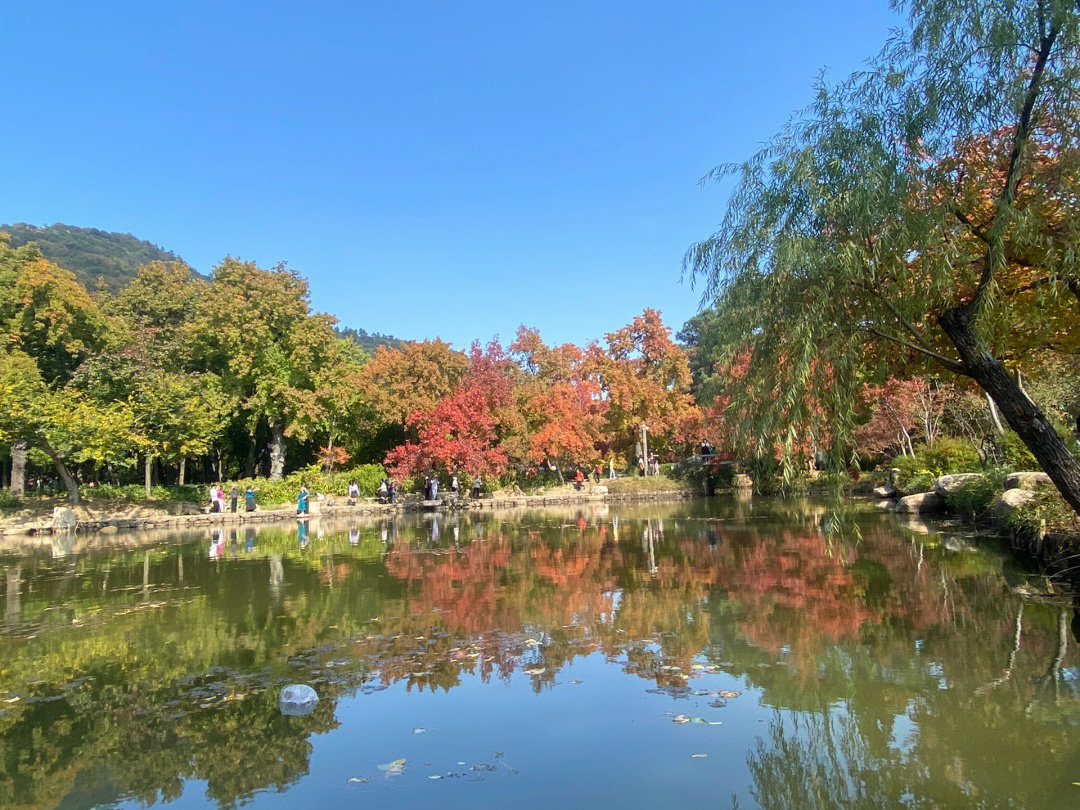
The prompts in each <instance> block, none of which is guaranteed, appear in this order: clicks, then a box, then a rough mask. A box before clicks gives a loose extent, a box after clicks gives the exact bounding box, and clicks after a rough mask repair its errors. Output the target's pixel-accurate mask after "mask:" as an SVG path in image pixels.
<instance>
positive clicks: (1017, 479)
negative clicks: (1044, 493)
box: [1005, 472, 1054, 490]
mask: <svg viewBox="0 0 1080 810" xmlns="http://www.w3.org/2000/svg"><path fill="white" fill-rule="evenodd" d="M1053 483H1054V482H1053V481H1051V480H1050V476H1049V475H1047V474H1046V473H1044V472H1014V473H1009V474H1008V475H1007V476H1005V489H1007V490H1008V489H1038V488H1039V487H1043V486H1052V485H1053Z"/></svg>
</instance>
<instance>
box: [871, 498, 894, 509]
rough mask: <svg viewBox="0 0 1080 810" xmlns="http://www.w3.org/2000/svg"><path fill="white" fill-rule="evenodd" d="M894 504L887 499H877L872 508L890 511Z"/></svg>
mask: <svg viewBox="0 0 1080 810" xmlns="http://www.w3.org/2000/svg"><path fill="white" fill-rule="evenodd" d="M894 506H896V504H895V503H893V502H892V501H890V500H887V499H886V500H881V501H878V502H877V503H875V504H874V508H875V509H877V510H878V511H879V512H891V511H892V510H893V507H894Z"/></svg>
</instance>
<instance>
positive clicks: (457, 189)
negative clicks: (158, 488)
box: [0, 0, 901, 346]
mask: <svg viewBox="0 0 1080 810" xmlns="http://www.w3.org/2000/svg"><path fill="white" fill-rule="evenodd" d="M240 5H241V4H236V5H235V7H234V4H229V3H206V4H202V3H182V4H168V3H159V2H152V3H125V4H114V3H83V2H79V3H74V2H73V3H49V2H35V3H18V4H15V3H12V4H9V5H8V7H7V8H6V10H5V12H4V15H3V20H2V24H0V77H2V81H3V84H2V85H0V89H2V96H3V99H4V103H5V107H6V115H5V119H6V120H5V126H3V127H0V154H2V156H3V157H2V159H0V222H30V223H32V224H36V225H44V224H51V223H53V222H66V223H68V224H72V225H80V226H85V227H96V228H102V229H106V230H115V231H124V232H130V233H133V234H135V235H136V236H138V237H140V238H143V239H148V240H150V241H152V242H155V243H157V244H159V245H161V246H162V247H165V248H168V249H170V250H173V251H175V252H176V253H178V254H179V255H181V256H183V257H184V258H185V259H186V260H187V261H188V262H190V263H191V264H192V265H193V266H194V267H196V268H197V269H199V270H202V271H204V272H208V271H209V270H210V269H211V268H212V267H213V265H214V264H216V263H217V262H218V261H220V260H221V258H222V257H223V256H225V255H226V254H231V255H234V256H240V257H242V258H245V259H251V260H254V261H257V262H258V263H260V264H262V265H271V264H273V263H276V262H277V261H287V262H288V263H289V265H290V266H291V267H294V268H296V269H297V270H299V271H300V272H301V273H303V274H304V275H305V276H307V277H308V279H309V280H310V282H311V290H312V301H313V304H314V306H315V307H316V308H317V309H319V310H322V311H327V312H331V313H333V314H334V315H336V316H337V317H338V318H339V319H340V321H341V323H342V324H344V325H348V326H356V327H362V328H365V329H368V330H369V331H380V332H386V333H392V334H394V335H397V336H400V337H406V338H417V339H419V338H425V337H435V336H441V337H442V338H443V339H446V340H450V341H452V342H453V343H454V344H455V345H457V346H464V345H467V344H468V342H469V341H470V340H471V339H472V338H474V337H479V338H482V339H485V340H486V339H488V338H490V337H491V336H492V335H495V334H498V335H499V336H500V337H501V338H503V339H504V340H506V341H508V340H509V339H511V338H512V337H513V334H514V332H515V331H516V329H517V326H518V324H520V323H525V324H527V325H530V326H535V327H538V328H539V329H540V330H541V333H542V335H543V336H544V337H545V338H546V339H547V340H548V341H549V342H550V341H555V342H562V341H568V340H569V341H575V342H585V341H587V340H589V339H591V338H593V337H597V336H599V335H602V334H603V333H604V332H608V331H611V330H613V329H616V328H618V327H619V326H621V325H623V324H625V323H626V322H628V321H629V320H630V319H631V318H632V317H633V316H634V315H635V314H637V313H640V312H641V310H642V309H643V308H645V307H646V306H652V307H656V308H658V309H660V310H661V311H662V312H663V314H664V319H665V321H666V322H667V323H668V324H669V325H671V326H673V327H675V328H676V329H678V327H680V326H681V325H682V323H683V322H684V321H685V320H686V319H687V318H688V317H689V316H691V315H692V314H693V313H694V312H695V311H696V309H697V306H698V298H699V296H698V294H697V293H696V292H694V291H692V290H691V289H690V288H689V286H688V285H686V284H680V274H681V259H682V255H683V253H684V251H685V250H686V248H687V247H688V246H689V244H690V243H691V242H693V241H695V240H697V239H700V238H702V237H704V236H706V235H708V234H709V233H711V232H712V231H713V230H714V229H715V226H716V224H717V223H718V222H719V220H720V217H721V215H722V213H723V208H724V203H725V200H726V193H725V190H724V188H723V187H718V186H708V187H705V188H702V187H699V186H698V184H697V181H698V180H699V178H700V177H701V176H702V175H703V174H704V173H705V172H706V171H708V170H709V169H710V168H711V167H713V166H715V165H717V164H719V163H723V162H727V161H737V160H741V159H743V158H745V157H747V156H749V155H750V154H752V152H753V151H755V150H756V149H757V147H758V146H759V145H760V144H761V143H762V142H763V141H764V140H766V139H767V138H768V137H769V136H770V135H771V134H773V133H774V132H776V131H777V130H778V129H779V128H780V127H782V126H783V124H784V123H785V121H786V120H787V119H788V117H789V115H790V114H791V112H792V111H793V110H795V109H798V108H801V107H803V106H805V105H806V104H807V103H808V102H809V101H810V99H811V94H812V88H811V85H812V82H813V80H814V78H815V76H816V75H817V73H818V72H819V70H821V69H823V68H824V69H827V75H830V76H834V77H837V78H839V77H841V76H843V75H846V74H847V73H849V72H850V71H852V70H855V69H858V68H859V67H861V66H862V65H863V63H864V61H865V60H866V59H867V58H868V57H870V56H872V55H873V54H874V53H875V52H876V51H877V50H878V49H879V48H880V47H881V46H882V45H883V43H884V41H885V38H886V37H887V35H888V32H889V29H890V28H891V27H894V26H896V25H898V24H899V23H900V22H901V20H900V18H899V17H898V16H896V15H895V13H894V12H892V11H891V10H890V9H889V8H888V3H887V2H886V0H821V1H820V2H817V3H791V2H778V1H777V0H758V1H757V2H717V3H704V2H698V3H686V2H663V3H661V2H653V3H634V2H620V3H587V2H566V3H563V2H548V3H536V2H533V3H524V2H511V1H510V0H503V2H479V3H478V2H453V3H451V2H431V3H418V2H406V1H399V2H351V3H340V4H325V3H308V4H304V5H303V7H301V6H300V4H277V3H269V2H268V3H259V4H256V3H250V4H246V7H245V8H241V7H240Z"/></svg>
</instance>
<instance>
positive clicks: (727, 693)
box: [716, 689, 742, 700]
mask: <svg viewBox="0 0 1080 810" xmlns="http://www.w3.org/2000/svg"><path fill="white" fill-rule="evenodd" d="M716 694H717V695H718V696H719V697H721V698H723V699H724V700H730V699H731V698H737V697H738V696H739V695H741V694H742V692H738V691H736V690H734V689H721V690H720V691H719V692H717V693H716Z"/></svg>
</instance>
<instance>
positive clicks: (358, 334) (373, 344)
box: [337, 328, 401, 354]
mask: <svg viewBox="0 0 1080 810" xmlns="http://www.w3.org/2000/svg"><path fill="white" fill-rule="evenodd" d="M337 332H338V334H339V335H341V336H342V337H346V338H349V339H350V340H351V341H352V342H353V343H355V344H356V345H357V346H359V347H360V348H361V349H363V350H364V353H365V354H375V350H376V349H377V348H379V347H380V346H385V347H386V348H388V349H396V348H398V347H399V346H401V341H400V340H399V339H398V338H396V337H393V336H391V335H383V334H380V333H378V332H368V331H367V330H365V329H351V328H339V329H338V330H337Z"/></svg>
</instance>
